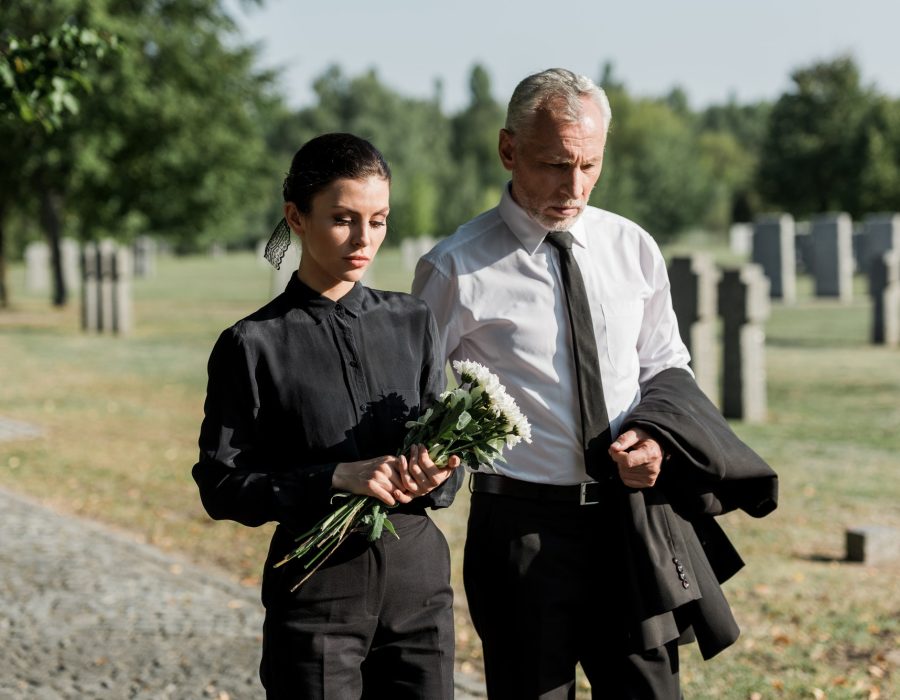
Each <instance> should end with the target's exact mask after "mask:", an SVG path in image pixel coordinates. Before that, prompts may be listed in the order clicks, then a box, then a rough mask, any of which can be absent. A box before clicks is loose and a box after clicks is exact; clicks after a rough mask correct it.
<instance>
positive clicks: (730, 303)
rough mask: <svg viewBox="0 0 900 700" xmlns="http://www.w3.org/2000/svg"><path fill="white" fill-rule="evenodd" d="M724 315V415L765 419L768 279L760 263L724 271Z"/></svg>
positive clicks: (721, 287) (721, 292)
mask: <svg viewBox="0 0 900 700" xmlns="http://www.w3.org/2000/svg"><path fill="white" fill-rule="evenodd" d="M719 314H720V315H721V316H722V355H723V358H722V414H723V415H724V416H725V417H726V418H738V419H741V420H745V421H747V422H749V423H762V422H764V421H765V420H766V414H767V408H766V403H767V398H766V354H765V351H766V348H765V344H766V334H765V328H764V326H763V323H764V321H765V320H766V319H767V318H768V317H769V280H768V278H767V277H766V276H765V275H764V274H763V271H762V268H761V267H760V266H759V265H754V264H748V265H744V266H742V267H740V268H738V269H728V270H724V271H723V273H722V279H721V281H720V282H719Z"/></svg>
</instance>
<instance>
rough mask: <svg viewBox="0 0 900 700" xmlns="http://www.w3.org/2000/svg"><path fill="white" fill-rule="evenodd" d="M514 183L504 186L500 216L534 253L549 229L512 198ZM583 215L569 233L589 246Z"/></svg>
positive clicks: (526, 248) (582, 245)
mask: <svg viewBox="0 0 900 700" xmlns="http://www.w3.org/2000/svg"><path fill="white" fill-rule="evenodd" d="M511 188H512V183H507V185H506V187H504V188H503V195H502V196H501V197H500V205H499V207H498V209H499V211H500V218H501V219H503V222H504V223H505V224H506V225H507V227H508V228H509V230H510V231H512V232H513V235H515V237H516V238H518V239H519V243H521V244H522V247H523V248H525V250H526V251H528V254H529V255H534V254H535V253H536V252H537V250H538V248H539V247H540V245H541V243H543V242H544V238H545V237H546V236H547V229H546V228H544V227H543V226H541V224H539V223H538V222H537V221H535V220H534V219H532V218H531V217H530V216H529V215H528V212H526V211H525V210H524V209H522V207H520V206H519V205H518V204H517V203H516V201H515V200H514V199H513V198H512V193H511V192H510V190H511ZM583 218H584V217H583V216H579V217H578V219H577V220H576V221H575V223H574V224H572V226H571V227H570V228H569V233H571V234H572V237H573V238H574V239H575V243H576V244H577V245H580V246H581V247H586V246H587V240H586V234H585V229H584V221H583Z"/></svg>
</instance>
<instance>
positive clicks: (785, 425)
mask: <svg viewBox="0 0 900 700" xmlns="http://www.w3.org/2000/svg"><path fill="white" fill-rule="evenodd" d="M410 274H411V273H410V272H409V271H408V270H405V269H404V268H403V265H402V263H401V257H400V254H399V251H394V250H385V251H382V254H381V256H380V257H379V259H378V260H377V266H376V269H375V270H374V274H373V286H379V287H383V288H389V289H406V288H408V284H409V278H410ZM23 280H24V274H23V271H22V269H21V268H20V267H15V266H14V267H13V269H12V273H11V282H12V288H13V294H14V306H13V308H12V309H10V310H7V311H0V416H4V417H7V418H14V419H16V420H20V421H25V422H28V423H32V424H35V425H37V426H40V427H41V428H42V430H43V436H42V437H41V438H38V439H29V440H19V441H10V442H0V486H2V487H4V488H8V489H11V490H14V491H18V492H22V493H25V494H28V495H30V496H33V497H35V498H37V499H39V500H41V501H42V502H44V503H46V504H48V505H50V506H52V507H54V508H57V509H59V510H61V511H64V512H70V513H77V514H79V515H83V516H86V517H90V518H94V519H97V520H100V521H103V522H105V523H108V524H109V525H111V526H113V527H115V528H118V529H120V530H123V531H126V532H129V533H132V534H133V535H134V536H136V537H137V538H139V539H141V540H143V541H146V542H149V543H152V544H154V545H156V546H158V547H160V548H162V549H166V550H175V551H179V552H183V553H186V554H187V555H189V556H191V557H192V558H194V559H195V560H197V561H199V562H202V563H205V564H206V565H209V566H211V567H216V568H219V569H222V570H224V571H226V572H227V573H228V574H229V575H231V576H233V577H235V578H236V579H239V580H241V581H243V582H245V583H247V584H251V585H252V584H256V583H258V581H259V576H260V566H261V562H262V560H263V558H264V552H265V548H266V545H267V542H268V538H269V536H270V534H271V527H270V526H265V527H262V528H257V529H250V528H245V527H241V526H238V525H236V524H233V523H227V522H213V521H211V520H210V519H209V518H208V517H207V516H206V515H205V513H204V512H203V510H202V508H201V506H200V503H199V499H198V497H197V490H196V487H195V485H194V483H193V481H192V479H191V477H190V468H191V466H192V465H193V463H194V461H195V459H196V453H197V448H196V439H197V430H198V427H199V422H200V418H201V416H202V404H203V398H204V390H205V384H206V359H207V357H208V354H209V350H210V349H211V347H212V344H213V342H214V340H215V338H216V335H217V334H218V332H219V331H220V330H221V329H223V328H225V327H226V326H228V325H230V324H231V323H232V322H234V321H235V320H237V319H238V318H240V317H241V316H243V315H245V314H247V313H249V312H250V311H252V310H253V309H255V308H256V307H258V306H259V305H260V304H261V303H262V302H264V301H265V300H266V297H267V293H268V289H269V274H268V272H267V270H266V269H265V268H264V267H263V266H262V265H260V264H259V262H258V261H256V260H254V259H253V257H252V256H251V255H249V254H231V255H227V256H224V257H221V258H216V259H212V258H199V257H196V258H172V257H163V258H161V259H160V261H159V264H158V271H157V275H156V276H155V277H154V278H152V279H141V280H136V281H135V283H134V294H135V314H134V316H135V330H134V332H133V334H132V335H131V336H129V337H127V338H114V337H103V336H97V335H85V334H83V333H81V332H80V330H79V328H78V304H77V302H76V301H73V303H71V304H70V305H69V306H68V307H67V308H65V309H62V310H55V309H52V308H51V307H50V306H49V303H48V302H47V301H46V298H49V295H42V296H35V295H29V294H26V293H25V291H24V290H23ZM870 314H871V310H870V304H869V301H868V299H867V298H866V297H865V296H864V285H863V281H862V280H857V296H856V300H855V301H854V302H853V303H851V304H845V305H842V304H840V303H838V302H831V301H822V300H815V299H812V298H811V292H810V285H809V282H808V280H803V281H802V283H801V285H800V293H799V301H798V303H797V304H795V305H793V306H790V307H786V306H781V305H775V306H774V307H773V309H772V316H771V318H770V320H769V322H768V323H767V326H766V334H767V355H766V363H767V367H768V396H769V421H768V422H767V423H766V424H764V425H748V424H744V423H740V422H736V423H734V424H733V425H734V428H735V430H736V431H737V432H738V434H739V435H741V436H742V437H743V438H744V439H745V440H746V441H747V442H748V443H749V444H750V445H752V446H753V447H754V448H755V449H756V450H757V451H758V452H759V453H760V454H762V455H763V456H764V457H765V458H766V459H767V460H768V461H769V462H770V463H771V464H772V465H773V467H775V469H776V470H777V471H778V472H779V475H780V477H781V492H782V499H781V506H780V508H779V509H778V510H777V511H776V512H775V513H774V514H772V515H771V516H769V517H767V518H765V519H763V520H758V521H757V520H752V519H750V518H749V517H746V516H743V515H741V514H730V515H728V516H725V517H724V518H722V519H721V522H722V525H723V526H724V527H725V529H726V530H727V531H728V533H729V535H730V536H731V537H732V539H733V541H734V542H735V544H736V545H737V546H738V549H739V550H740V551H741V553H742V555H743V556H744V558H745V560H746V562H747V567H746V568H745V569H744V571H742V572H741V573H740V574H738V575H737V576H736V577H735V578H734V579H733V580H732V581H729V582H728V583H727V584H726V585H725V591H726V594H727V595H728V597H729V599H730V600H731V602H732V604H733V607H734V610H735V614H736V617H737V619H738V621H739V623H740V625H741V628H742V630H743V634H742V636H741V638H740V639H739V640H738V642H737V643H736V644H735V645H734V646H733V647H732V648H730V649H728V650H726V651H725V652H723V653H722V654H721V655H720V656H719V657H717V658H715V659H713V660H712V661H710V662H705V663H704V662H702V661H701V660H700V659H699V656H698V655H697V654H696V652H694V651H693V650H692V649H689V650H687V651H685V653H684V655H683V659H684V660H683V668H682V670H683V676H684V686H685V696H686V697H687V698H692V699H694V698H710V699H713V698H739V699H748V700H749V699H751V698H752V699H759V700H762V699H765V698H829V699H838V698H868V699H869V700H876V699H878V698H884V699H887V698H896V697H900V680H898V679H900V658H898V657H900V585H898V574H900V566H896V565H892V566H882V567H868V566H863V565H859V564H850V563H846V562H844V561H843V560H842V559H843V556H844V533H845V530H846V528H848V527H852V526H857V525H867V524H881V525H887V526H891V527H894V528H898V529H900V478H898V472H900V457H898V455H900V350H890V349H885V348H879V347H873V346H871V345H869V343H868V334H869V325H870ZM466 510H467V499H466V497H465V492H463V494H462V497H461V499H460V500H459V501H458V502H457V503H456V504H455V505H454V507H453V508H451V509H449V510H448V511H444V512H440V513H438V514H436V519H437V520H438V522H439V524H440V526H441V527H442V528H443V529H444V531H445V532H446V533H447V535H448V539H449V540H450V542H451V546H452V549H453V553H454V564H455V569H454V581H455V583H456V590H457V599H458V602H459V606H458V607H459V610H458V614H457V620H458V631H457V635H458V642H459V644H458V648H459V656H460V660H461V662H462V663H463V664H464V665H465V666H466V667H467V668H471V669H474V670H477V669H478V668H479V665H480V660H479V654H478V644H477V640H476V639H475V637H474V633H473V631H472V630H471V628H470V626H469V623H468V618H467V614H466V612H465V601H464V596H463V593H462V586H461V584H460V573H461V572H460V570H459V565H460V563H461V559H462V558H461V546H462V539H463V534H464V527H465V515H466ZM582 691H583V692H586V691H584V689H582ZM585 697H587V695H585Z"/></svg>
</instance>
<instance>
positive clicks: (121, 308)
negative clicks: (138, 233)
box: [112, 246, 133, 335]
mask: <svg viewBox="0 0 900 700" xmlns="http://www.w3.org/2000/svg"><path fill="white" fill-rule="evenodd" d="M132 277H133V263H132V257H131V250H130V249H128V248H126V247H124V246H116V248H115V250H114V252H113V256H112V280H113V306H112V314H113V319H112V331H113V333H115V334H116V335H127V334H129V333H131V330H132V325H133V313H132V297H131V279H132Z"/></svg>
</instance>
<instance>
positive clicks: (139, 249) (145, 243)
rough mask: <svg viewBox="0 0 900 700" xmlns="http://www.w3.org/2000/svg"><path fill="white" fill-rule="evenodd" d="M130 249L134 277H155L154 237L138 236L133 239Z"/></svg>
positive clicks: (155, 247)
mask: <svg viewBox="0 0 900 700" xmlns="http://www.w3.org/2000/svg"><path fill="white" fill-rule="evenodd" d="M131 250H132V255H133V257H132V262H133V267H134V269H133V270H132V272H133V275H134V277H144V278H146V277H155V276H156V255H157V244H156V239H155V238H153V237H152V236H138V237H137V238H135V239H134V244H133V245H132V246H131Z"/></svg>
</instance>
